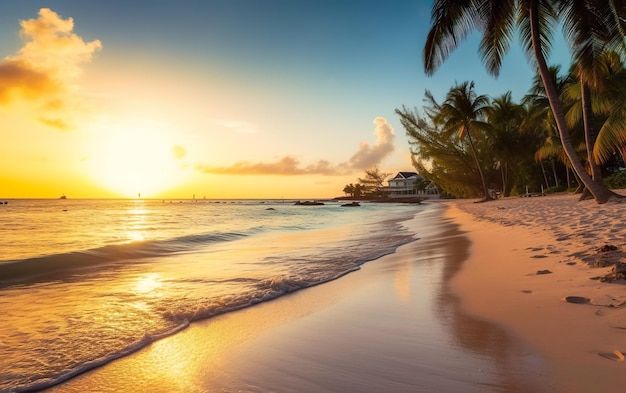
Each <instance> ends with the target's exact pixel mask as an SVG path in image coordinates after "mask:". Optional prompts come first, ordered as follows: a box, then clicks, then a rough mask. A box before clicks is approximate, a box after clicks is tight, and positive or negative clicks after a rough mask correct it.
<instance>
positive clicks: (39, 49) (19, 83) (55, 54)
mask: <svg viewBox="0 0 626 393" xmlns="http://www.w3.org/2000/svg"><path fill="white" fill-rule="evenodd" d="M20 26H21V30H20V37H21V38H22V40H23V41H24V46H23V47H22V48H21V49H20V50H19V51H18V52H17V53H16V54H15V55H14V56H8V57H5V58H4V59H3V60H2V61H0V105H3V106H6V105H8V104H10V103H12V102H14V101H16V100H26V101H28V102H32V103H35V104H36V105H39V106H37V107H36V109H37V110H39V111H50V112H53V111H57V112H58V111H60V110H61V109H62V108H67V107H68V105H67V102H68V101H71V99H72V97H71V93H72V92H73V91H74V90H76V86H75V83H76V79H77V77H78V76H80V75H81V73H82V65H83V64H84V63H87V62H89V61H91V59H92V56H93V54H94V53H95V52H96V51H97V50H99V49H100V48H101V47H102V45H101V43H100V41H98V40H94V41H91V42H84V41H83V39H82V38H81V37H79V36H78V35H76V34H74V33H73V29H74V21H73V19H72V18H67V19H62V18H61V17H60V16H59V15H58V14H57V13H56V12H54V11H52V10H50V9H49V8H42V9H40V10H39V17H38V18H37V19H28V20H23V21H20ZM57 120H58V121H54V122H45V121H44V123H45V124H47V125H49V126H52V127H56V128H59V127H58V126H59V124H61V123H60V122H65V123H66V124H67V121H63V120H61V119H57Z"/></svg>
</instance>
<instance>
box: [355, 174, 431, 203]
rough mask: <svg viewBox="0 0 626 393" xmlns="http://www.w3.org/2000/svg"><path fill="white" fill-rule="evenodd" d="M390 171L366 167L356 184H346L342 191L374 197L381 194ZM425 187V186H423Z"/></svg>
mask: <svg viewBox="0 0 626 393" xmlns="http://www.w3.org/2000/svg"><path fill="white" fill-rule="evenodd" d="M390 175H391V173H385V172H381V171H380V169H378V167H374V168H373V169H368V170H366V171H365V177H363V178H359V182H360V183H357V184H352V183H350V184H347V185H346V186H345V187H344V188H343V193H344V194H345V195H346V196H350V197H353V198H361V197H367V198H375V197H380V196H383V189H384V187H385V181H386V180H387V178H389V176H390ZM424 187H425V186H424Z"/></svg>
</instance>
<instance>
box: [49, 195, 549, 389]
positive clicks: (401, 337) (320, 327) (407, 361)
mask: <svg viewBox="0 0 626 393" xmlns="http://www.w3.org/2000/svg"><path fill="white" fill-rule="evenodd" d="M405 224H406V225H407V226H409V227H410V228H411V229H412V230H414V231H416V232H417V237H419V240H417V241H414V242H411V243H409V244H405V245H403V246H401V247H400V248H398V250H397V251H396V253H394V254H389V255H386V256H383V257H382V258H380V259H378V260H375V261H371V262H368V263H366V264H364V265H362V266H361V269H360V270H358V271H356V272H354V273H351V274H348V275H346V276H343V277H341V278H340V279H338V280H334V281H331V282H328V283H326V284H323V285H319V286H315V287H311V288H308V289H305V290H302V291H297V292H294V293H292V294H290V295H287V296H283V297H280V298H278V299H275V300H273V301H270V302H266V303H263V304H259V305H256V306H254V307H250V308H247V309H243V310H239V311H236V312H233V313H228V314H224V315H222V316H219V317H216V318H212V319H209V320H206V321H203V322H198V323H194V324H192V325H191V326H190V327H189V328H188V329H186V330H184V331H182V332H180V333H178V334H176V335H174V336H171V337H168V338H165V339H163V340H160V341H157V342H155V343H153V344H152V345H151V346H150V347H148V348H146V349H144V350H142V351H140V352H138V353H135V354H132V355H130V356H128V357H126V358H123V359H119V360H117V361H115V362H112V363H110V364H107V365H105V366H103V367H101V368H99V369H96V370H92V371H90V372H87V373H85V374H83V375H80V376H78V377H76V378H74V379H72V380H70V381H67V382H65V383H63V384H61V385H58V386H56V387H53V388H51V389H50V390H49V391H51V392H79V391H123V390H127V391H128V390H139V391H153V392H161V391H162V392H166V391H167V392H207V391H221V392H233V391H237V392H265V391H276V392H316V393H317V392H336V391H360V392H372V393H373V392H379V391H385V390H387V391H394V392H413V391H416V390H419V389H422V390H424V389H426V390H428V391H438V392H456V391H464V392H477V393H478V392H484V391H485V387H487V386H488V387H490V389H492V390H491V391H494V392H501V393H503V392H506V393H522V392H540V391H543V390H544V389H543V387H542V386H543V385H542V384H541V383H540V382H539V381H541V380H542V378H539V379H537V378H532V379H529V378H527V376H528V375H529V374H532V375H537V374H539V375H543V363H542V360H541V358H540V357H539V356H538V355H537V354H536V353H535V352H534V351H533V350H532V348H530V347H529V346H528V345H527V344H526V343H524V342H523V341H522V340H519V339H518V338H517V337H515V336H513V335H512V334H511V333H510V332H508V331H507V330H505V329H503V328H501V327H500V326H499V325H496V324H493V323H490V322H487V321H485V320H483V319H481V318H475V317H473V316H472V315H470V314H468V313H467V312H465V311H464V310H463V309H462V307H461V306H460V304H461V301H460V299H459V298H458V296H456V295H455V294H454V293H453V292H451V291H450V290H449V288H450V286H449V279H450V277H452V276H454V275H455V274H456V272H457V270H458V269H459V266H460V265H461V264H462V263H464V260H466V259H467V257H468V252H469V247H470V243H469V240H468V238H467V236H465V235H464V234H463V233H462V232H460V231H459V229H458V225H457V223H456V222H454V221H452V220H450V219H449V218H445V217H444V216H443V206H433V207H432V208H430V209H429V213H428V214H424V215H422V214H421V213H420V214H417V216H416V217H415V218H413V220H411V221H409V222H406V223H405Z"/></svg>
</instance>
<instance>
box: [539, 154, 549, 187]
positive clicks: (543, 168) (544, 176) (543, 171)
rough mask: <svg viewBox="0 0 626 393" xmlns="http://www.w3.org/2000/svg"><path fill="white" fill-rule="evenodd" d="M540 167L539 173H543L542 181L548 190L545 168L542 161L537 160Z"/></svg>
mask: <svg viewBox="0 0 626 393" xmlns="http://www.w3.org/2000/svg"><path fill="white" fill-rule="evenodd" d="M539 165H541V173H543V180H544V181H545V182H546V188H550V182H548V175H546V168H545V167H544V166H543V161H541V160H539Z"/></svg>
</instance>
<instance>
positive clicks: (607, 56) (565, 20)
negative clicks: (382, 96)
mask: <svg viewBox="0 0 626 393" xmlns="http://www.w3.org/2000/svg"><path fill="white" fill-rule="evenodd" d="M625 17H626V2H617V1H608V2H606V1H602V2H598V1H593V0H569V1H568V0H477V1H464V0H435V1H434V4H433V8H432V26H431V29H430V31H429V34H428V38H427V41H426V43H425V46H424V68H425V70H426V72H427V73H429V74H432V73H434V72H435V71H436V69H437V68H438V67H439V66H440V65H441V64H442V63H443V62H444V61H445V60H446V58H447V57H448V55H449V54H450V53H451V52H452V51H453V50H454V49H456V47H457V46H458V45H459V44H460V42H461V41H462V39H463V38H465V37H466V36H467V35H468V34H469V33H470V32H472V31H473V30H478V31H480V32H481V33H482V41H481V44H480V54H481V56H482V57H483V59H484V61H485V64H486V67H487V70H488V71H489V72H490V73H491V74H493V75H495V76H497V75H498V73H499V70H500V66H501V64H502V58H503V56H504V55H505V54H506V52H507V50H508V48H509V45H510V41H511V40H512V37H513V33H514V31H516V30H517V31H519V32H520V39H521V42H522V45H523V46H524V48H525V50H526V52H527V54H528V56H529V58H530V59H531V60H533V61H534V62H535V63H536V65H537V68H538V71H539V73H538V78H537V79H538V80H540V81H541V87H542V88H541V89H538V88H537V87H538V86H535V91H534V94H532V93H533V92H531V94H529V96H528V97H527V99H525V102H524V103H523V105H522V106H521V107H517V106H516V105H514V104H513V103H512V102H511V100H510V97H508V98H507V96H506V94H505V96H503V97H500V98H497V99H496V100H494V101H492V103H491V107H492V109H487V108H484V110H483V109H482V108H483V104H484V102H483V101H484V99H483V98H481V99H480V100H478V101H479V102H478V105H477V106H476V107H475V108H474V109H476V111H475V112H474V115H475V117H473V118H471V119H472V121H476V123H475V125H473V124H471V123H467V120H468V119H470V118H467V117H466V118H465V122H464V121H463V120H461V119H460V118H457V119H456V120H455V121H454V122H450V121H451V119H452V118H453V117H454V116H453V117H450V116H452V115H451V113H450V112H449V111H448V110H447V109H446V108H445V106H446V105H447V104H448V103H450V104H452V102H450V98H451V97H452V96H451V95H456V94H458V92H459V91H462V90H463V87H464V85H463V84H461V85H458V86H455V87H453V88H452V89H451V90H450V93H449V94H448V97H447V98H446V101H445V102H444V103H443V104H442V105H441V106H439V105H437V103H436V102H435V101H434V100H432V96H431V95H430V93H428V92H427V94H426V96H427V101H430V106H428V107H427V108H425V112H426V115H425V116H420V114H419V113H418V112H417V111H415V112H411V111H408V110H407V109H406V108H403V110H402V111H396V112H397V113H398V114H399V115H400V118H401V121H402V122H403V125H404V126H405V128H406V130H407V133H408V135H409V136H410V137H411V138H412V142H411V143H412V148H413V151H414V154H415V156H414V161H415V163H416V168H417V169H418V171H420V174H422V175H423V176H425V177H428V176H430V177H431V178H436V177H443V176H446V177H448V176H451V177H452V180H450V181H449V183H450V184H447V186H445V185H444V183H442V182H441V180H443V179H440V181H438V182H437V183H438V184H440V185H441V186H442V187H443V188H444V190H446V191H447V192H449V193H452V194H456V195H459V196H463V195H464V194H466V193H468V192H470V191H472V190H473V192H472V194H474V195H476V194H478V192H477V191H481V192H480V194H483V199H485V200H487V199H488V193H486V185H487V184H488V183H489V182H490V181H492V179H493V178H494V175H493V172H494V170H495V171H499V172H500V176H501V177H502V180H501V182H500V183H501V185H502V190H503V191H506V190H507V188H506V187H507V185H509V184H513V185H514V184H516V183H517V181H518V180H517V179H516V180H512V179H511V177H512V175H517V176H518V177H524V176H526V177H532V175H533V174H532V172H533V171H532V170H529V168H524V169H518V173H517V174H513V173H511V172H510V171H511V169H512V165H513V161H516V160H519V161H522V162H523V161H525V160H528V157H527V156H526V154H525V153H527V152H526V149H524V146H523V144H521V139H526V138H528V139H529V140H530V141H534V139H535V138H537V139H539V140H540V141H541V144H540V145H538V146H533V147H535V148H536V149H535V151H534V155H535V158H536V159H537V160H539V163H540V165H541V167H542V168H541V173H542V175H543V176H544V180H545V183H546V185H547V183H548V176H547V172H548V171H547V170H546V168H545V167H544V166H543V162H544V160H546V159H547V160H548V162H549V164H550V169H552V172H553V174H552V176H553V177H554V181H555V183H556V182H557V179H558V170H557V167H556V165H557V162H560V163H562V164H563V165H564V167H565V173H566V175H567V177H568V186H569V184H570V183H569V173H570V170H572V171H573V172H574V173H575V174H576V178H577V181H579V182H580V183H582V184H583V185H584V187H585V188H586V190H588V192H589V193H590V194H591V195H592V196H593V198H594V199H595V200H596V201H597V202H598V203H605V202H606V201H608V199H609V198H610V197H612V196H616V194H614V193H612V192H611V191H609V190H608V189H607V188H606V186H605V185H604V183H603V182H602V175H603V167H602V164H604V170H606V167H607V162H608V161H609V160H610V159H614V158H615V155H616V154H621V155H622V156H623V155H624V152H625V150H626V132H625V131H624V130H626V101H625V99H624V98H623V97H622V95H623V94H619V91H623V89H624V86H626V85H624V83H626V82H623V81H624V80H626V75H625V74H624V71H623V67H621V64H622V61H621V59H620V56H623V55H624V54H625V53H626V45H625V40H624V32H625V31H626V30H625V28H626V22H624V21H625V20H626V19H625ZM558 25H561V26H563V29H564V34H565V36H566V38H567V40H568V42H569V45H570V49H571V53H572V64H573V65H572V67H571V70H570V74H569V75H568V77H567V78H565V79H563V80H559V78H558V77H557V76H556V74H557V72H555V70H554V69H553V68H550V67H549V66H548V64H547V62H546V55H547V54H548V52H549V49H550V48H549V47H550V39H551V36H552V27H553V26H558ZM616 59H618V60H619V61H616ZM562 83H563V84H569V89H565V87H566V86H564V85H563V84H562ZM575 85H576V86H575ZM470 86H471V87H472V89H467V85H465V88H466V89H465V92H464V93H463V94H462V95H464V97H462V98H463V99H469V101H468V102H472V100H473V99H478V98H479V97H482V96H475V95H474V96H472V91H471V90H473V84H470ZM566 91H569V94H565V92H566ZM572 91H577V92H578V94H577V95H572ZM603 95H604V96H605V97H613V98H614V99H613V100H606V99H604V100H603V99H602V98H601V97H602V96H603ZM479 108H480V110H478V109H479ZM548 108H549V110H548ZM456 109H457V110H464V111H466V112H465V113H466V114H470V113H471V112H472V108H471V106H465V107H461V106H457V108H456ZM519 114H522V116H521V118H520V117H518V116H519ZM446 119H447V120H446ZM522 119H523V120H522ZM452 123H455V126H456V127H458V128H457V130H458V135H457V136H456V137H455V136H453V135H451V132H450V130H451V129H452V128H451V127H452ZM483 123H486V124H483ZM517 123H519V124H517ZM470 130H471V133H470ZM515 130H517V132H515ZM595 130H599V131H598V132H597V133H596V131H595ZM465 135H468V137H467V138H463V136H465ZM435 139H437V140H435ZM465 139H466V140H465ZM518 143H519V145H518V146H519V147H520V148H521V151H518V150H515V149H514V146H515V145H516V144H518ZM444 145H446V146H447V147H449V148H451V151H450V152H449V153H448V154H447V155H446V153H445V151H443V150H444V148H443V146H444ZM468 150H469V151H470V152H471V153H472V156H473V157H472V158H473V159H470V160H468V157H467V152H468ZM518 152H519V154H516V153H518ZM489 164H491V165H489ZM514 171H515V170H514ZM523 172H526V173H523ZM463 173H465V175H466V180H467V181H466V182H460V181H455V180H454V179H456V178H457V177H462V174H463ZM477 178H480V183H478V182H477ZM528 180H530V179H528ZM463 183H467V184H463ZM555 186H558V184H555ZM446 187H447V188H446Z"/></svg>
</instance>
